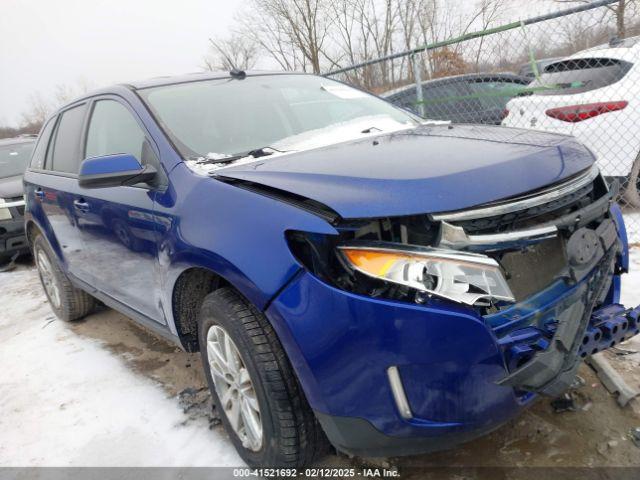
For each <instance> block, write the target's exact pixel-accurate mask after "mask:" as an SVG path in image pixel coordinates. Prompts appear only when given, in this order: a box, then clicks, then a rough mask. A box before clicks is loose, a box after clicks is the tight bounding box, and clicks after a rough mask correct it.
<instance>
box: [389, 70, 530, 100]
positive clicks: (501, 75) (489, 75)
mask: <svg viewBox="0 0 640 480" xmlns="http://www.w3.org/2000/svg"><path fill="white" fill-rule="evenodd" d="M496 77H498V78H505V79H507V78H508V79H512V80H522V81H523V82H524V83H523V84H526V83H529V82H530V80H529V79H528V78H526V77H523V76H521V75H516V74H515V73H511V72H497V73H489V72H486V73H465V74H463V75H451V76H449V77H441V78H434V79H431V80H425V81H423V82H422V85H423V86H428V85H435V84H438V83H447V82H450V81H453V80H478V79H484V78H486V79H489V78H496ZM415 87H416V85H415V83H410V84H408V85H404V86H403V87H398V88H394V89H393V90H388V91H386V92H384V93H382V94H380V96H381V97H382V98H387V97H390V96H391V95H394V94H396V93H400V92H403V91H405V90H408V89H411V88H415Z"/></svg>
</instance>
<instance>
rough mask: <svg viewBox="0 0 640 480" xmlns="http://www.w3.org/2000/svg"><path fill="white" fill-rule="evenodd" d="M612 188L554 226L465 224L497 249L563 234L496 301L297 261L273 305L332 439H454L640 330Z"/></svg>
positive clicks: (357, 446) (365, 449) (367, 446)
mask: <svg viewBox="0 0 640 480" xmlns="http://www.w3.org/2000/svg"><path fill="white" fill-rule="evenodd" d="M615 193H616V192H615V189H613V190H611V191H609V192H608V193H607V194H606V195H603V196H601V197H599V198H598V199H597V201H595V202H592V203H590V204H588V205H584V206H582V207H581V208H579V209H574V210H573V211H572V213H570V214H567V215H562V216H560V217H557V218H554V219H553V221H552V223H553V227H554V229H555V230H554V233H553V235H552V237H553V238H551V239H549V238H548V237H547V236H546V235H545V236H540V237H538V238H534V239H532V238H527V237H526V235H519V234H518V235H516V238H514V237H511V238H506V237H505V236H500V237H495V236H494V237H491V236H490V235H487V234H485V233H483V232H481V233H480V234H477V235H474V236H473V237H470V236H469V235H466V232H465V235H466V239H469V238H471V239H472V240H474V242H475V245H476V246H477V245H480V244H482V245H483V247H484V248H488V249H489V250H490V251H493V252H494V253H495V254H496V255H501V253H500V252H499V250H500V249H501V248H503V249H504V248H507V247H508V248H510V249H513V248H522V249H528V248H532V249H535V248H536V245H537V244H538V242H544V241H547V242H549V241H557V242H559V244H560V247H559V250H561V252H562V256H563V262H559V264H560V265H561V268H559V269H558V271H554V274H553V276H552V277H549V278H550V279H551V280H550V281H549V282H547V280H545V283H544V285H542V286H541V287H540V288H538V287H536V289H535V290H534V293H533V294H530V293H526V294H522V295H521V297H520V298H519V299H518V301H517V302H516V303H515V304H513V305H507V306H505V305H502V306H500V308H497V309H496V310H494V311H487V312H484V313H483V312H481V311H479V310H478V309H474V308H470V307H467V306H463V305H460V304H455V303H451V302H448V301H446V300H443V299H438V298H436V297H433V298H431V299H430V300H429V302H427V303H426V304H424V305H421V304H412V303H410V302H403V301H398V300H394V299H388V298H373V297H371V296H366V295H361V294H357V293H352V292H349V291H345V290H342V289H340V288H336V287H335V286H332V285H330V284H328V283H327V282H324V281H322V280H321V279H319V278H318V277H317V276H315V275H313V274H311V273H310V272H308V271H304V270H303V271H301V273H300V274H299V275H298V276H297V277H296V278H295V279H294V280H293V281H292V282H291V283H290V284H289V285H287V286H286V287H285V288H284V289H283V290H282V292H281V293H280V295H279V296H278V297H276V298H275V299H274V301H273V302H272V303H271V304H270V306H269V308H268V309H267V311H266V314H267V316H268V317H269V319H270V321H271V323H272V325H273V326H274V328H275V329H276V331H277V333H278V336H279V338H280V339H281V341H282V343H283V344H284V345H286V346H287V353H288V356H289V358H290V360H291V363H292V365H293V366H294V368H295V370H296V373H297V377H298V379H299V380H300V383H301V384H302V387H303V389H304V391H305V394H306V396H307V399H308V400H309V403H310V405H311V407H312V408H313V409H314V411H315V412H316V415H317V417H318V419H319V420H320V422H321V424H322V426H323V428H324V430H325V433H326V434H327V436H328V437H329V439H330V440H331V442H332V443H333V444H334V445H335V446H336V447H337V448H339V449H340V450H343V451H345V452H348V453H352V454H361V455H368V456H388V455H406V454H411V453H417V452H423V451H433V450H440V449H446V448H449V447H451V446H454V445H456V444H458V443H461V442H464V441H468V440H471V439H473V438H475V437H478V436H480V435H483V434H485V433H487V432H489V431H491V430H493V429H495V428H497V427H499V426H500V425H502V424H503V423H504V422H506V421H508V420H510V419H512V418H514V417H515V416H517V415H518V413H519V412H521V411H522V410H523V409H524V408H526V407H527V405H529V404H530V403H531V401H532V400H533V399H534V398H536V396H537V395H538V394H544V395H551V396H555V395H558V394H560V393H562V392H563V391H565V390H566V389H567V388H568V387H569V386H570V385H571V384H572V382H573V381H574V379H575V375H576V370H577V368H578V366H579V364H580V361H581V359H582V358H585V357H586V356H588V355H590V354H592V353H593V352H595V351H600V350H602V349H604V348H608V347H610V346H612V345H615V344H616V343H618V342H620V341H623V340H624V339H628V338H630V337H631V336H632V335H635V334H637V333H638V316H639V313H640V308H635V309H631V310H629V309H625V308H624V307H622V306H620V305H618V301H619V290H620V275H621V274H622V273H624V272H625V271H626V270H627V269H628V252H627V240H626V234H625V231H624V223H623V220H622V215H621V213H620V210H619V208H618V207H617V206H616V205H614V204H612V199H613V198H614V196H615ZM536 208H537V207H536ZM453 225H454V226H456V225H455V222H454V223H453ZM547 226H548V225H543V227H545V228H546V227H547ZM459 232H460V231H459V230H458V233H459ZM479 237H481V238H479ZM448 238H449V239H451V238H452V237H451V236H449V237H448ZM442 239H443V237H442V236H441V238H440V240H441V241H442ZM457 239H458V240H461V239H462V240H463V241H464V240H465V237H462V236H458V237H457ZM489 240H492V241H494V243H493V244H492V243H491V242H490V241H489ZM496 240H499V241H496ZM514 240H515V242H516V243H512V242H513V241H514ZM458 246H459V247H460V245H458ZM469 247H472V246H471V245H469V244H467V245H466V246H465V248H466V249H469ZM449 248H452V245H449ZM492 248H493V249H494V250H491V249H492ZM543 252H544V250H543ZM497 258H500V259H501V261H503V260H505V258H504V257H497ZM542 258H543V261H544V260H545V259H544V257H542ZM514 264H515V263H514ZM521 290H522V289H521ZM523 291H524V290H523Z"/></svg>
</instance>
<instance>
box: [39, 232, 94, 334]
mask: <svg viewBox="0 0 640 480" xmlns="http://www.w3.org/2000/svg"><path fill="white" fill-rule="evenodd" d="M33 259H34V262H35V264H36V267H37V268H38V274H39V276H40V283H42V288H44V292H45V294H46V295H47V299H48V300H49V305H51V309H52V310H53V313H55V314H56V316H57V317H58V318H59V319H60V320H64V321H65V322H70V321H72V320H78V319H80V318H82V317H84V316H86V315H87V314H89V313H90V312H91V310H93V307H94V306H95V299H94V298H93V297H92V296H91V295H89V294H88V293H86V292H85V291H83V290H80V289H79V288H76V287H74V286H73V285H72V284H71V282H70V281H69V278H68V277H67V276H66V275H65V273H64V272H63V271H62V269H61V268H60V265H59V263H58V258H57V257H56V255H55V254H54V253H53V251H52V250H51V248H50V247H49V244H48V243H47V242H46V241H45V239H44V238H42V235H37V236H36V238H35V239H34V241H33Z"/></svg>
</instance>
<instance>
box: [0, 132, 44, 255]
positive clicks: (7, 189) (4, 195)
mask: <svg viewBox="0 0 640 480" xmlns="http://www.w3.org/2000/svg"><path fill="white" fill-rule="evenodd" d="M35 137H36V135H23V136H20V137H16V138H5V139H0V265H3V264H4V263H6V262H7V260H10V259H12V258H15V257H16V256H18V255H20V254H22V253H28V252H29V246H28V245H27V238H26V236H25V234H24V218H23V215H24V195H23V189H22V175H23V174H24V171H25V169H26V168H27V164H28V163H29V159H30V158H31V152H32V151H33V147H34V145H35V143H36V138H35Z"/></svg>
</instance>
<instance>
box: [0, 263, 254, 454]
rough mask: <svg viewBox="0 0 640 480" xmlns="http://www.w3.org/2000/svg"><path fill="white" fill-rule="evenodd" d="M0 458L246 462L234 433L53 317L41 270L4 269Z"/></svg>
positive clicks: (1, 284)
mask: <svg viewBox="0 0 640 480" xmlns="http://www.w3.org/2000/svg"><path fill="white" fill-rule="evenodd" d="M0 291H2V300H3V301H2V310H1V311H0V345H1V347H0V365H2V368H0V412H2V415H0V465H1V466H45V465H46V466H221V465H226V466H239V465H243V462H242V461H241V460H240V458H239V457H238V455H237V454H236V452H235V450H234V448H233V446H232V445H231V442H230V441H229V439H228V438H227V437H226V436H224V434H223V433H221V431H220V430H218V431H211V430H209V428H208V425H207V423H206V422H205V421H204V420H203V421H202V422H200V423H198V422H190V423H188V424H187V425H185V426H181V425H180V424H181V422H183V421H184V420H185V418H186V417H185V415H184V414H183V413H182V410H181V409H180V407H179V405H178V402H177V401H176V399H174V398H167V397H166V394H165V393H164V391H163V390H162V389H161V388H160V387H159V386H158V385H156V384H154V383H153V382H152V381H151V380H148V379H146V378H144V377H142V376H139V375H137V374H135V373H133V372H132V371H131V370H129V369H128V368H126V366H125V365H124V364H123V363H122V362H121V360H119V359H118V358H116V357H114V356H113V355H112V354H110V353H108V352H107V351H106V350H104V349H103V348H101V346H100V345H99V343H97V342H96V341H93V340H90V339H87V338H84V337H81V336H78V335H76V334H75V333H73V332H72V331H71V330H70V329H68V328H67V326H66V325H65V324H64V323H63V322H60V321H58V320H55V321H54V318H55V317H54V315H53V313H52V312H51V310H50V308H49V306H48V304H47V303H46V300H45V297H44V295H43V293H42V289H41V287H40V285H39V283H38V282H37V274H36V272H35V270H34V269H28V270H26V269H25V270H18V271H13V272H7V273H0Z"/></svg>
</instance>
